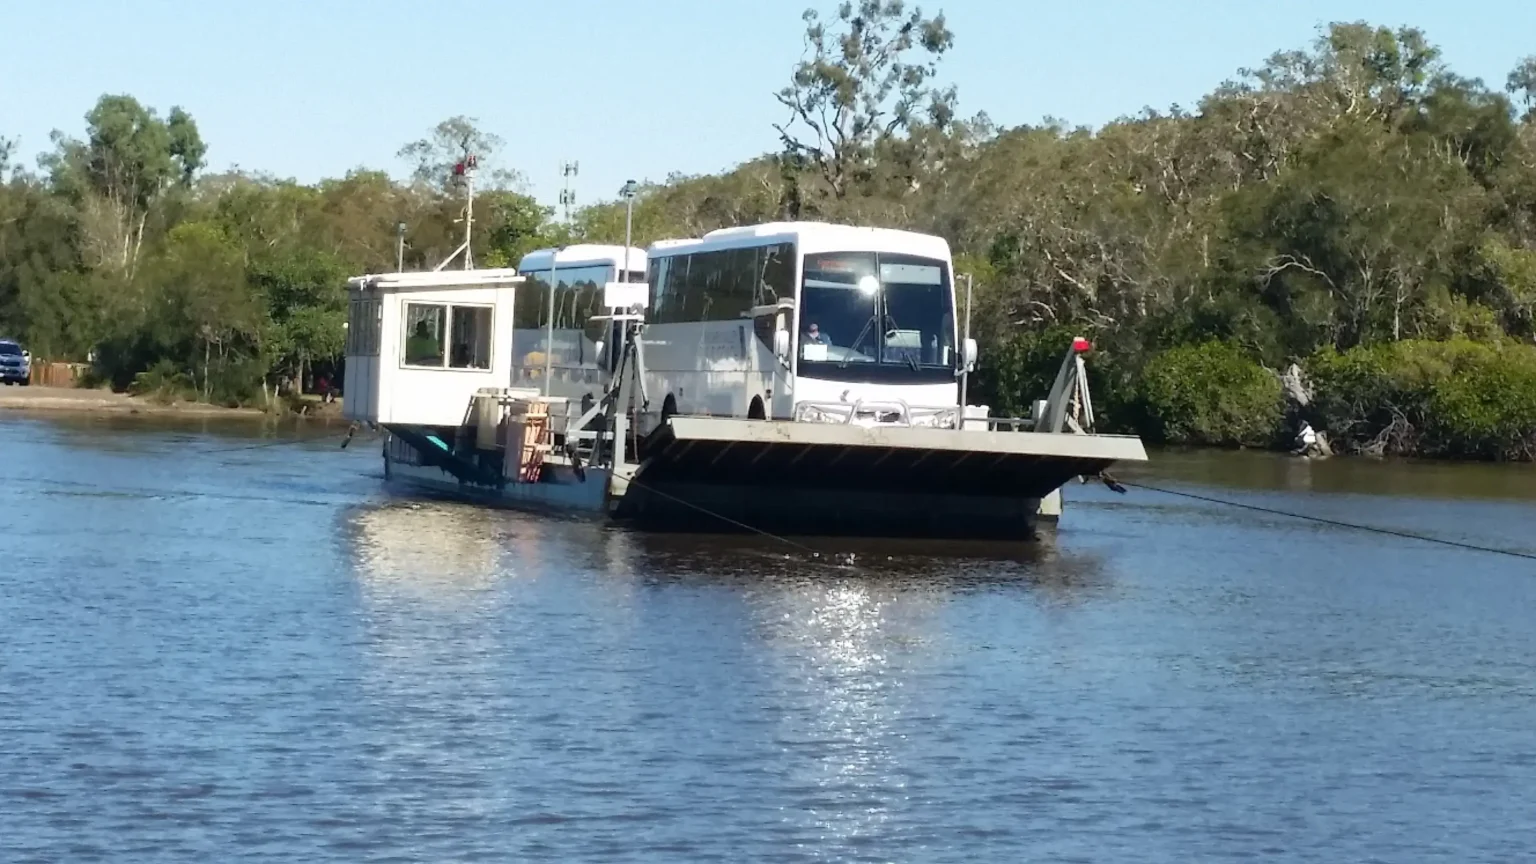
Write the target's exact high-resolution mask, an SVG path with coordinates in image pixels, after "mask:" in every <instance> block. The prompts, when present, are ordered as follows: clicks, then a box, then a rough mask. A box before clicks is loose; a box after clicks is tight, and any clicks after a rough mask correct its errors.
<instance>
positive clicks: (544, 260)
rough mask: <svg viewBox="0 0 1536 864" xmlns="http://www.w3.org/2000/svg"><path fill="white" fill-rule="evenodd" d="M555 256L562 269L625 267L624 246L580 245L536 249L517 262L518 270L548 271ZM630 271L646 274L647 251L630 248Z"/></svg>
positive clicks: (529, 271)
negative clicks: (602, 265) (551, 257)
mask: <svg viewBox="0 0 1536 864" xmlns="http://www.w3.org/2000/svg"><path fill="white" fill-rule="evenodd" d="M551 255H553V256H554V265H555V267H556V268H557V269H558V268H560V267H589V266H592V265H595V264H612V265H614V266H616V267H622V266H624V247H623V246H604V245H600V244H596V243H578V244H576V245H574V246H563V247H561V248H560V249H558V250H556V249H535V250H534V251H532V252H529V253H528V254H527V255H524V256H523V260H521V261H519V262H517V269H518V271H519V272H522V273H537V272H539V271H541V270H548V269H549V265H550V256H551ZM629 269H630V270H635V271H641V272H644V270H645V250H644V249H640V248H638V247H634V246H631V247H630V248H629Z"/></svg>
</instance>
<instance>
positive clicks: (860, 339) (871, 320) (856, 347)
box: [837, 315, 877, 369]
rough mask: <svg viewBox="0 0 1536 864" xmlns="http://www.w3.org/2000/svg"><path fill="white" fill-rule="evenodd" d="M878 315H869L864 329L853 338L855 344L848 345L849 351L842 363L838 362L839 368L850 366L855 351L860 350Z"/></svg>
mask: <svg viewBox="0 0 1536 864" xmlns="http://www.w3.org/2000/svg"><path fill="white" fill-rule="evenodd" d="M876 317H877V316H875V315H871V316H869V320H868V321H865V322H864V329H863V330H860V331H859V336H858V338H857V339H854V340H853V344H852V345H850V346H848V353H847V354H844V355H843V360H842V362H841V363H838V364H837V368H839V369H847V368H848V364H849V363H850V362H852V361H853V355H854V352H856V351H858V350H859V346H860V345H862V344H864V337H865V336H867V335H868V334H869V328H870V325H872V324H874V323H875V318H876Z"/></svg>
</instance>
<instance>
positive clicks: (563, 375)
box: [510, 244, 646, 402]
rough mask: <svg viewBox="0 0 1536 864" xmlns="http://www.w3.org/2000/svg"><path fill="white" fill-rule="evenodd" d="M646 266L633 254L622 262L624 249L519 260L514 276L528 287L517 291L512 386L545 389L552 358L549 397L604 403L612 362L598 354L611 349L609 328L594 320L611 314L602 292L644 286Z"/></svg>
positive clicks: (544, 252) (585, 248)
mask: <svg viewBox="0 0 1536 864" xmlns="http://www.w3.org/2000/svg"><path fill="white" fill-rule="evenodd" d="M626 258H627V259H628V260H627V261H626ZM645 260H646V259H645V250H643V249H636V248H633V247H631V248H630V249H629V250H628V255H627V256H626V254H625V249H624V247H623V246H599V245H588V244H583V245H576V246H566V247H564V248H561V249H539V250H537V251H534V252H529V253H528V254H527V255H524V256H523V260H522V261H520V262H518V265H517V272H518V274H519V275H521V276H524V277H525V278H526V280H527V281H525V282H524V283H523V284H522V285H520V286H518V289H517V300H516V302H515V304H514V311H513V314H512V327H513V330H512V381H511V384H510V386H512V387H528V388H539V389H543V387H544V370H545V363H546V352H549V353H550V354H551V356H549V357H548V363H549V367H550V379H551V380H550V386H549V393H550V395H553V396H564V397H566V398H569V399H574V400H577V401H581V402H589V401H590V400H591V399H600V398H602V395H603V391H604V389H605V388H606V387H607V385H608V372H609V370H610V368H611V363H612V359H611V358H609V357H599V354H600V353H602V349H603V346H604V345H611V344H613V341H612V339H611V338H610V337H611V334H610V330H611V327H610V325H609V323H608V322H607V321H601V320H599V321H594V320H592V319H593V316H599V315H607V314H608V312H609V310H608V309H606V308H604V307H603V305H602V304H603V286H604V285H606V284H608V283H609V282H641V281H643V280H644V279H645ZM626 266H627V267H628V270H627V271H626V270H625V267H626ZM551 267H553V268H554V284H555V291H554V306H553V309H554V327H553V333H551V330H550V320H549V314H550V308H551V306H550V291H549V285H550V278H551V275H550V268H551ZM551 335H552V336H553V340H552V341H553V348H552V349H551V347H550V346H549V343H550V342H551V338H550V337H551Z"/></svg>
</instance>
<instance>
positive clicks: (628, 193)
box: [608, 180, 635, 454]
mask: <svg viewBox="0 0 1536 864" xmlns="http://www.w3.org/2000/svg"><path fill="white" fill-rule="evenodd" d="M619 195H621V196H623V198H624V271H623V272H622V273H621V274H620V275H619V278H618V279H616V280H614V281H616V282H624V283H626V284H627V283H628V282H629V281H630V279H629V247H630V246H631V245H633V243H634V240H633V236H634V235H633V231H634V217H635V181H633V180H626V181H624V186H623V188H621V189H619ZM608 311H609V314H611V315H628V314H629V313H630V312H631V311H633V309H632V308H629V309H609V310H608ZM629 326H630V322H629V321H623V322H621V323H620V324H619V327H618V333H617V335H618V342H619V344H618V345H615V346H614V350H616V351H618V352H619V354H618V356H620V357H625V356H627V355H626V354H625V352H626V351H628V350H629V342H630V337H631V335H632V334H631V333H630V332H629ZM630 401H631V403H632V402H633V401H634V400H633V398H631V400H630ZM619 440H620V445H619V446H620V447H622V446H623V444H622V441H623V439H622V437H621V438H620V439H619ZM622 452H623V451H622V450H621V451H620V453H621V454H622Z"/></svg>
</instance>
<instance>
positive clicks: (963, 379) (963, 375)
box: [955, 273, 975, 432]
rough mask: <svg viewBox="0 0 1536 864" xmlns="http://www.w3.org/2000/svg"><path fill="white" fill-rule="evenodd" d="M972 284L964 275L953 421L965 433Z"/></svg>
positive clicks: (966, 275)
mask: <svg viewBox="0 0 1536 864" xmlns="http://www.w3.org/2000/svg"><path fill="white" fill-rule="evenodd" d="M974 282H975V279H974V278H972V276H971V274H969V273H967V274H965V341H963V342H961V343H960V362H961V364H962V366H961V368H960V413H959V417H958V419H956V420H955V429H956V430H957V431H960V432H963V431H965V397H966V388H967V386H968V385H969V384H970V377H971V364H970V361H969V360H966V359H965V346H967V345H969V344H971V286H972V283H974Z"/></svg>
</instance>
